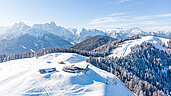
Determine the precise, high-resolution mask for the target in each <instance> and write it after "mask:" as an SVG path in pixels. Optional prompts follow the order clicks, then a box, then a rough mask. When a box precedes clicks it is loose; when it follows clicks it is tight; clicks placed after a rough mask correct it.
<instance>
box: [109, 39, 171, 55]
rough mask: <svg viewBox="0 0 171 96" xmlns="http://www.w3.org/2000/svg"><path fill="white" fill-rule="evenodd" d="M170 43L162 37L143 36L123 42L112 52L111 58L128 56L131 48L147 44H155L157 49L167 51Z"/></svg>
mask: <svg viewBox="0 0 171 96" xmlns="http://www.w3.org/2000/svg"><path fill="white" fill-rule="evenodd" d="M168 41H169V39H166V38H160V37H156V36H142V37H140V38H139V39H135V40H128V41H125V42H123V43H122V44H121V45H120V47H118V48H116V49H114V50H112V51H111V53H112V54H111V55H109V56H113V57H116V56H117V57H120V56H126V55H128V54H129V53H130V52H131V47H133V46H135V45H140V44H142V43H145V42H150V43H153V44H154V45H155V47H156V48H158V49H160V50H166V49H167V46H168V44H167V42H168ZM162 45H163V46H162Z"/></svg>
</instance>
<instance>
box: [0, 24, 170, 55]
mask: <svg viewBox="0 0 171 96" xmlns="http://www.w3.org/2000/svg"><path fill="white" fill-rule="evenodd" d="M137 34H141V35H147V34H152V35H157V36H161V37H167V38H170V37H171V32H168V31H158V32H145V31H143V30H141V29H139V28H137V27H136V28H131V29H128V30H126V29H123V28H117V29H113V30H111V31H101V30H97V29H85V28H82V29H81V30H78V29H72V28H64V27H61V26H57V25H56V24H55V22H51V23H45V24H34V25H33V26H28V25H26V24H25V23H23V22H19V23H15V24H14V25H13V26H12V27H9V28H8V29H7V30H6V32H3V34H1V35H0V54H4V53H5V54H14V53H20V52H27V51H38V50H41V49H44V48H54V47H59V48H60V47H64V48H68V47H72V46H73V45H75V44H77V43H80V42H82V41H84V40H86V39H89V38H91V37H93V36H96V35H104V36H109V37H113V38H115V39H123V38H127V37H130V36H134V35H137Z"/></svg>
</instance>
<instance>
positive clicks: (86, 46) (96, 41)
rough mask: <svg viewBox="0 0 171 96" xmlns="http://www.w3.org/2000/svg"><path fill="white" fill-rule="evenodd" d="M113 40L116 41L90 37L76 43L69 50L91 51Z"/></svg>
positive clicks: (100, 36) (101, 36)
mask: <svg viewBox="0 0 171 96" xmlns="http://www.w3.org/2000/svg"><path fill="white" fill-rule="evenodd" d="M114 40H116V39H114V38H112V37H109V36H104V35H97V36H94V37H91V38H89V39H87V40H84V41H82V42H81V43H78V44H76V45H74V46H73V47H71V48H74V49H79V50H87V51H91V50H93V49H95V48H97V47H100V46H102V45H104V44H106V43H108V42H112V41H114Z"/></svg>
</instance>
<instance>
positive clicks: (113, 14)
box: [109, 12, 126, 16]
mask: <svg viewBox="0 0 171 96" xmlns="http://www.w3.org/2000/svg"><path fill="white" fill-rule="evenodd" d="M124 14H126V13H125V12H121V13H112V14H111V15H109V16H119V15H124Z"/></svg>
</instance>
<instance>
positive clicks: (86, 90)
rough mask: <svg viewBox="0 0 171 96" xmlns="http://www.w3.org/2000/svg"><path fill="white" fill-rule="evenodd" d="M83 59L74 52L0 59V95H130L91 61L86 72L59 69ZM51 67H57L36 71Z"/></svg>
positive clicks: (80, 62) (117, 80) (115, 78)
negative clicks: (53, 69) (47, 70)
mask: <svg viewBox="0 0 171 96" xmlns="http://www.w3.org/2000/svg"><path fill="white" fill-rule="evenodd" d="M85 60H86V57H84V56H81V55H77V54H74V53H53V54H48V55H45V56H42V57H39V58H38V59H36V58H26V59H18V60H13V61H8V62H4V63H1V64H0V74H1V75H0V96H134V93H132V92H131V91H130V90H129V89H127V87H126V86H125V85H124V84H123V83H122V82H121V81H120V80H119V79H117V77H115V76H114V75H113V74H111V73H108V72H106V71H103V70H101V69H98V68H96V67H95V66H93V65H91V64H89V70H88V71H87V73H86V74H85V73H84V72H79V73H67V72H64V71H62V68H63V67H64V66H67V65H73V64H74V65H76V66H85V65H87V63H86V62H85ZM60 61H64V64H59V63H58V62H60ZM53 67H55V68H56V69H57V71H55V72H52V73H46V74H40V73H39V69H43V68H53ZM107 79H108V81H107ZM113 80H115V81H116V83H113ZM106 83H107V84H106Z"/></svg>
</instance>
